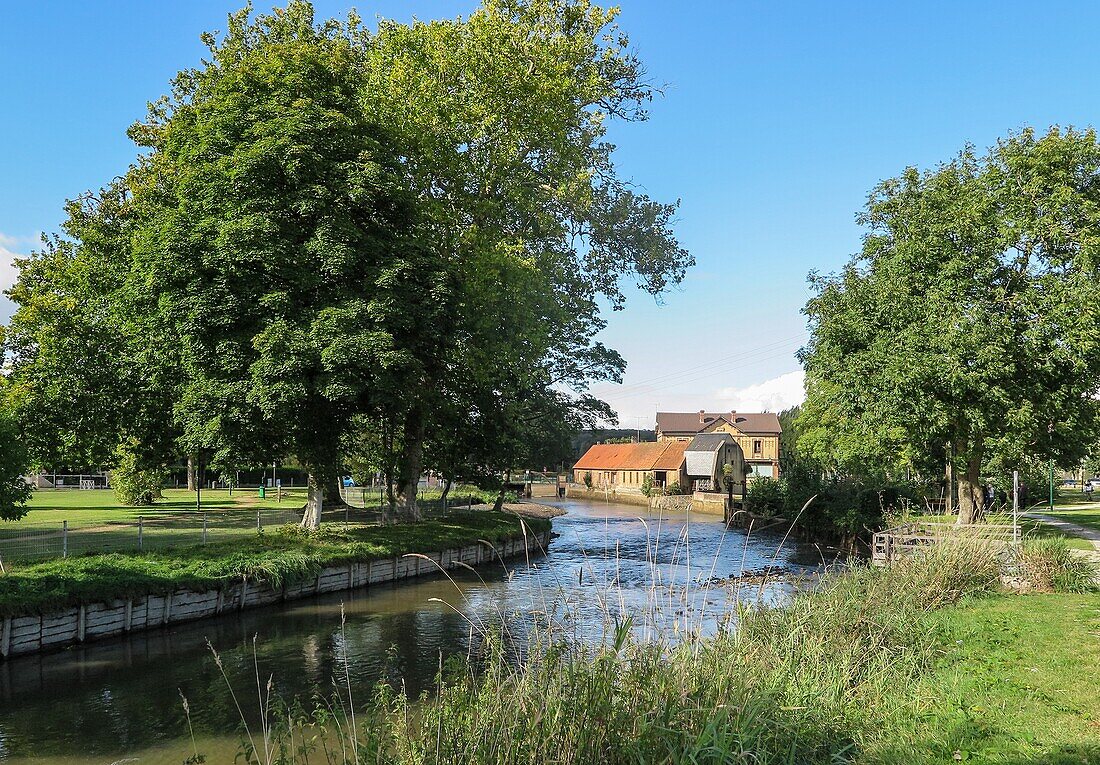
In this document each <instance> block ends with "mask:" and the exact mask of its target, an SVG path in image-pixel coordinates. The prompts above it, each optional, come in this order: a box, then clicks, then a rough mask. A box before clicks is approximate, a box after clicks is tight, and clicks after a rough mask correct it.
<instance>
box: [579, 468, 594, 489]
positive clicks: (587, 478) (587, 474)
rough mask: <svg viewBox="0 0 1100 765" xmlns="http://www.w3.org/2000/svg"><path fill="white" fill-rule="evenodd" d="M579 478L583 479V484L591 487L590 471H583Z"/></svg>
mask: <svg viewBox="0 0 1100 765" xmlns="http://www.w3.org/2000/svg"><path fill="white" fill-rule="evenodd" d="M581 480H583V481H584V485H585V486H586V487H588V488H589V489H591V488H592V473H590V472H589V471H587V470H586V471H584V475H583V476H582V477H581Z"/></svg>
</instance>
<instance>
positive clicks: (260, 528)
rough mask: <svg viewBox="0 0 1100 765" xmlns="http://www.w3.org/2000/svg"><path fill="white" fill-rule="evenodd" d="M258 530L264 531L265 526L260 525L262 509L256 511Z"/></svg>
mask: <svg viewBox="0 0 1100 765" xmlns="http://www.w3.org/2000/svg"><path fill="white" fill-rule="evenodd" d="M256 531H263V527H262V526H261V525H260V511H259V510H257V511H256Z"/></svg>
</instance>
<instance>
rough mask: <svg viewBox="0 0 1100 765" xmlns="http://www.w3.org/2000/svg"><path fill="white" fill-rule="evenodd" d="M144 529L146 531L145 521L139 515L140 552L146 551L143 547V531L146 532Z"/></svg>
mask: <svg viewBox="0 0 1100 765" xmlns="http://www.w3.org/2000/svg"><path fill="white" fill-rule="evenodd" d="M144 529H145V519H144V518H143V517H142V516H140V515H139V516H138V549H139V550H143V549H145V548H144V547H143V546H142V542H143V540H142V531H144Z"/></svg>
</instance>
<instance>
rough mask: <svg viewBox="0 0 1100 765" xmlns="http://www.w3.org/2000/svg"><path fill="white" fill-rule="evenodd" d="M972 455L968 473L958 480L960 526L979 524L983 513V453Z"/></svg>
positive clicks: (967, 464) (969, 458)
mask: <svg viewBox="0 0 1100 765" xmlns="http://www.w3.org/2000/svg"><path fill="white" fill-rule="evenodd" d="M975 452H977V453H971V454H970V455H969V456H968V457H967V460H966V472H965V473H963V474H961V475H960V476H959V479H958V484H959V520H958V524H959V525H960V526H961V525H966V524H971V523H977V522H978V520H979V518H980V516H981V512H982V487H981V485H980V482H981V470H982V458H981V453H980V452H979V451H978V450H975Z"/></svg>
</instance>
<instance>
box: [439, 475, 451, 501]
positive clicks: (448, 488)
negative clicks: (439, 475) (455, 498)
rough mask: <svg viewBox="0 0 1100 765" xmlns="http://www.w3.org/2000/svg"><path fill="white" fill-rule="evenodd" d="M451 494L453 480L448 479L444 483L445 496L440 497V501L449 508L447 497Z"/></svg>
mask: <svg viewBox="0 0 1100 765" xmlns="http://www.w3.org/2000/svg"><path fill="white" fill-rule="evenodd" d="M450 493H451V479H450V478H448V479H447V480H445V481H444V482H443V494H442V495H441V496H440V500H442V502H443V506H444V507H446V506H447V495H448V494H450Z"/></svg>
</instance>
